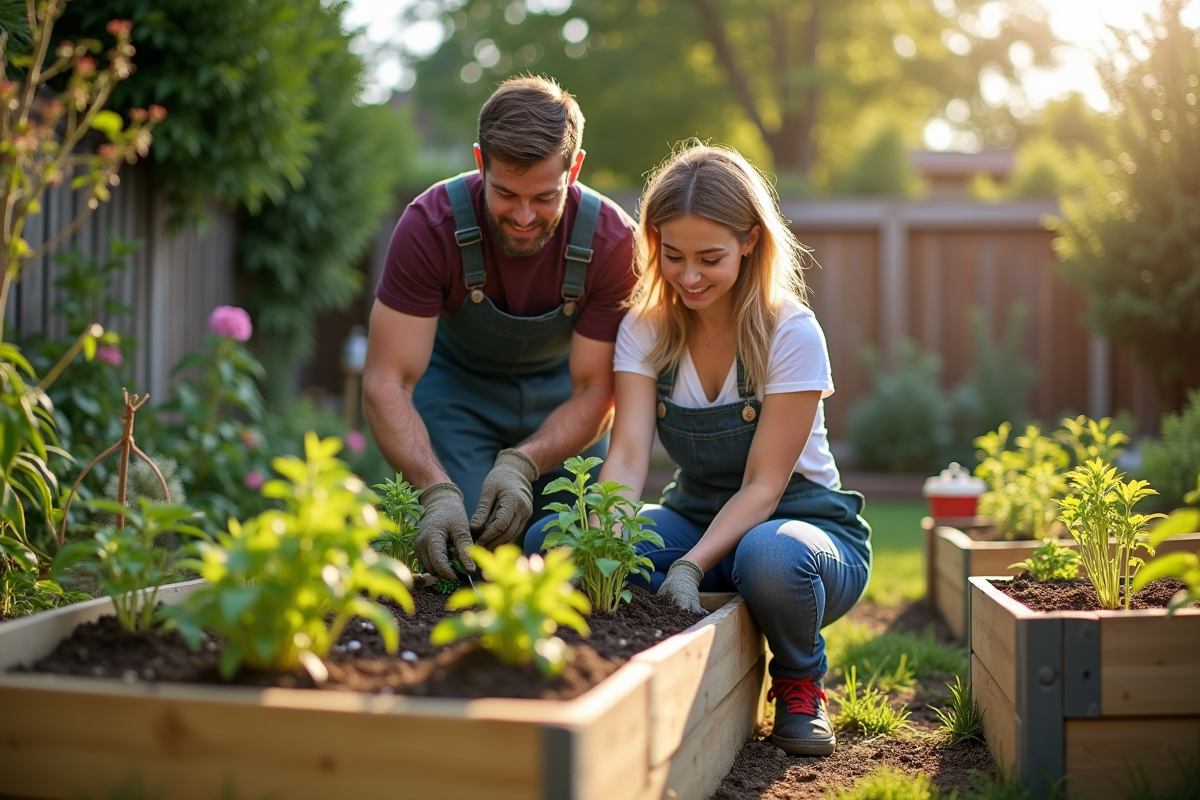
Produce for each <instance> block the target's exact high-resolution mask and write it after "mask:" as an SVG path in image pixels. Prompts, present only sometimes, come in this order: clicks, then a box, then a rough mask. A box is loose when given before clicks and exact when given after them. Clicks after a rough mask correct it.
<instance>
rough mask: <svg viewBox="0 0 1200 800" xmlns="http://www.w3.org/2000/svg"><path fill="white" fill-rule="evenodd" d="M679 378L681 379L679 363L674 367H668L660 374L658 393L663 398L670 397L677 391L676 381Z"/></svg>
mask: <svg viewBox="0 0 1200 800" xmlns="http://www.w3.org/2000/svg"><path fill="white" fill-rule="evenodd" d="M677 377H679V363H678V362H676V363H675V365H674V366H670V367H667V368H666V369H664V370H663V371H662V372H660V373H658V393H659V394H660V395H662V396H663V397H670V396H671V392H673V391H675V379H676V378H677Z"/></svg>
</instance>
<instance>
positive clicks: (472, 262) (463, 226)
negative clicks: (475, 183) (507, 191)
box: [446, 175, 487, 303]
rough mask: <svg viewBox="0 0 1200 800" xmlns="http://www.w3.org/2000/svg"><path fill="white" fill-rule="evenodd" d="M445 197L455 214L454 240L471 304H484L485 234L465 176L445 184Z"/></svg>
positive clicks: (452, 179)
mask: <svg viewBox="0 0 1200 800" xmlns="http://www.w3.org/2000/svg"><path fill="white" fill-rule="evenodd" d="M446 193H447V194H449V195H450V207H451V208H452V209H453V210H454V225H455V227H456V228H457V230H455V231H454V239H455V241H457V242H458V248H459V252H460V253H461V254H462V265H463V280H464V281H466V284H467V291H468V293H469V295H470V298H471V300H472V301H474V302H476V303H478V302H480V301H481V300H483V291H482V287H483V284H484V282H485V281H486V280H487V278H486V276H485V274H484V271H483V245H481V244H480V242H482V241H483V231H482V230H480V228H479V221H478V220H477V219H476V218H475V208H474V206H472V204H471V192H470V190H469V189H467V182H466V180H465V179H464V178H463V176H462V175H459V176H458V177H457V178H451V179H450V180H449V181H447V182H446Z"/></svg>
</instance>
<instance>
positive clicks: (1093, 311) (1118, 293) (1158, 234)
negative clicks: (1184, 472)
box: [1052, 0, 1200, 408]
mask: <svg viewBox="0 0 1200 800" xmlns="http://www.w3.org/2000/svg"><path fill="white" fill-rule="evenodd" d="M1183 6H1184V3H1183V2H1182V0H1163V1H1162V5H1161V6H1160V9H1159V13H1158V17H1157V19H1150V18H1148V19H1147V28H1148V30H1150V31H1152V32H1153V33H1152V34H1151V35H1149V36H1146V35H1143V34H1140V33H1137V32H1124V31H1114V33H1115V35H1116V36H1117V40H1118V44H1117V46H1116V50H1115V52H1114V53H1113V57H1112V58H1110V59H1106V60H1105V61H1102V62H1101V63H1100V64H1099V65H1098V66H1099V70H1100V75H1101V78H1102V80H1103V83H1104V86H1105V88H1106V90H1107V91H1108V93H1109V96H1110V97H1111V99H1112V103H1113V111H1114V114H1113V119H1112V123H1111V125H1112V128H1111V130H1112V133H1111V135H1110V136H1109V138H1108V141H1107V143H1106V144H1107V146H1106V148H1105V151H1104V153H1102V154H1101V156H1100V158H1099V159H1098V163H1092V165H1091V168H1090V170H1089V174H1088V175H1087V176H1086V178H1085V180H1086V183H1085V188H1084V190H1083V192H1082V193H1081V194H1080V195H1079V196H1078V197H1067V198H1064V200H1063V203H1062V210H1063V213H1062V217H1061V218H1059V219H1056V220H1054V222H1053V223H1052V228H1053V229H1054V230H1056V231H1058V233H1059V236H1058V238H1056V239H1055V241H1054V247H1055V251H1056V252H1057V253H1058V256H1059V258H1060V259H1061V260H1062V262H1063V263H1062V273H1063V275H1064V276H1065V277H1066V278H1067V280H1069V281H1070V282H1072V283H1074V284H1075V285H1077V286H1078V287H1079V288H1080V289H1081V290H1082V292H1083V294H1084V296H1085V297H1086V298H1087V304H1088V309H1087V315H1086V320H1087V323H1088V325H1089V326H1090V327H1091V328H1092V329H1093V330H1094V331H1096V332H1097V333H1099V334H1101V335H1103V336H1106V337H1108V338H1109V339H1111V340H1112V341H1114V342H1118V343H1121V344H1126V345H1128V346H1129V347H1131V348H1132V349H1133V351H1134V353H1135V354H1136V355H1137V357H1138V358H1139V360H1140V361H1141V362H1142V363H1143V364H1145V365H1146V366H1147V367H1148V368H1149V369H1150V371H1151V373H1152V374H1153V375H1154V377H1155V380H1156V383H1157V389H1158V391H1159V398H1160V401H1161V404H1162V405H1163V406H1164V407H1165V408H1179V407H1181V406H1182V405H1183V401H1184V397H1185V389H1186V388H1187V387H1191V386H1197V385H1200V372H1198V371H1197V370H1196V369H1195V363H1196V362H1195V354H1194V351H1195V346H1196V342H1197V341H1200V313H1197V309H1200V159H1198V158H1197V154H1200V120H1198V114H1200V111H1198V110H1197V95H1198V94H1200V36H1198V35H1197V32H1196V31H1194V30H1192V29H1190V28H1188V27H1187V26H1185V25H1184V24H1183V22H1182V21H1181V20H1180V14H1181V12H1182V9H1183Z"/></svg>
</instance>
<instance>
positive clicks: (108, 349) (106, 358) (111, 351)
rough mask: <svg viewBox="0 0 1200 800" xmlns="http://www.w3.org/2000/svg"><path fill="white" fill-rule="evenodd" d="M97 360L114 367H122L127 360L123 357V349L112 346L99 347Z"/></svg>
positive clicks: (103, 345)
mask: <svg viewBox="0 0 1200 800" xmlns="http://www.w3.org/2000/svg"><path fill="white" fill-rule="evenodd" d="M96 358H97V359H98V360H100V361H103V362H104V363H105V364H111V365H112V366H114V367H119V366H121V363H122V362H123V361H124V360H125V357H124V356H123V355H121V348H119V347H113V346H112V345H111V344H102V345H100V346H99V347H97V348H96Z"/></svg>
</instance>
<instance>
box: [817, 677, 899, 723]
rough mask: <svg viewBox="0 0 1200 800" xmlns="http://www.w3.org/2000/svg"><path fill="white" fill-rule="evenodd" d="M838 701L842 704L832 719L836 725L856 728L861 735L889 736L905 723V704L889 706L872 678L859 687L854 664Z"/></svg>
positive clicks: (885, 696) (884, 695)
mask: <svg viewBox="0 0 1200 800" xmlns="http://www.w3.org/2000/svg"><path fill="white" fill-rule="evenodd" d="M838 703H839V705H840V706H841V708H840V710H839V711H838V715H837V717H835V718H834V722H835V723H836V724H837V725H838V727H841V728H846V729H848V730H853V731H858V732H859V733H861V734H862V735H863V736H880V735H884V736H891V735H892V734H894V733H895V732H896V731H898V730H900V729H901V728H907V727H908V715H909V712H908V707H907V706H901V707H900V709H899V710H896V709H894V708H892V706H891V705H890V704H889V703H888V699H887V695H886V694H884V693H883V692H882V691H881V690H880V689H879V688H878V687H877V686H875V682H874V680H873V679H872V680H870V681H867V685H866V686H863V687H862V688H861V689H860V688H859V682H858V670H857V669H856V668H855V667H851V668H850V674H849V675H847V676H846V689H845V692H844V693H843V694H842V696H841V697H840V698H838Z"/></svg>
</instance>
